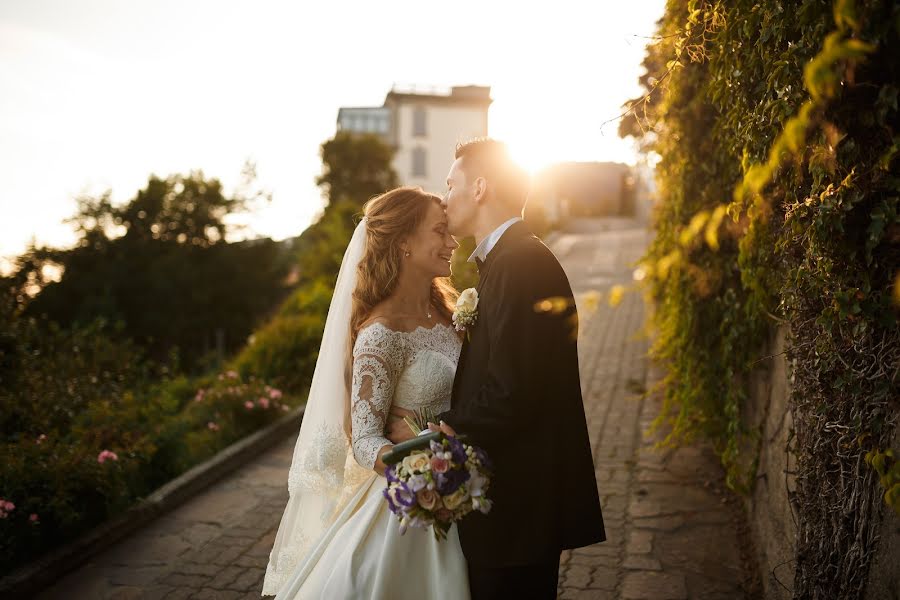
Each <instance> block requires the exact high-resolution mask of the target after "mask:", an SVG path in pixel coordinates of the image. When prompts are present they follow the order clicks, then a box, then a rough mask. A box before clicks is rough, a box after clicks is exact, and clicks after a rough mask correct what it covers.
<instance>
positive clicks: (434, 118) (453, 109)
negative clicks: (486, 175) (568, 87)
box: [337, 85, 493, 194]
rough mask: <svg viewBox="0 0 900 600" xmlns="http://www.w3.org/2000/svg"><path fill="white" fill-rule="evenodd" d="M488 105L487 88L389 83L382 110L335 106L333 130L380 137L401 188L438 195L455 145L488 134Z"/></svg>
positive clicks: (451, 159)
mask: <svg viewBox="0 0 900 600" xmlns="http://www.w3.org/2000/svg"><path fill="white" fill-rule="evenodd" d="M492 101H493V100H491V88H490V86H478V85H466V86H453V87H451V88H449V89H436V88H422V87H415V86H410V87H400V86H397V85H395V86H394V87H393V88H392V89H391V91H390V92H388V94H387V96H386V97H385V99H384V105H383V106H378V107H345V108H341V109H340V110H339V111H338V117H337V128H338V130H339V131H354V132H359V133H374V134H377V135H379V136H381V137H382V138H383V139H384V140H385V141H386V142H387V143H389V144H390V145H392V146H393V147H394V148H395V150H396V154H395V155H394V162H393V167H394V170H395V171H396V172H397V178H398V179H399V180H400V182H401V183H402V184H403V185H417V186H421V187H422V188H423V189H424V190H426V191H428V192H433V193H435V194H443V193H444V191H445V190H446V187H447V184H446V179H447V171H448V170H449V169H450V165H451V164H452V163H453V153H454V150H455V149H456V144H457V143H458V142H460V141H465V140H468V139H471V138H473V137H481V136H486V135H487V134H488V108H490V105H491V102H492Z"/></svg>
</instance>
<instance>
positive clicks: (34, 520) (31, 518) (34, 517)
mask: <svg viewBox="0 0 900 600" xmlns="http://www.w3.org/2000/svg"><path fill="white" fill-rule="evenodd" d="M28 520H29V521H31V522H32V523H39V522H40V521H39V520H38V516H37V515H36V514H35V513H31V514H30V515H28Z"/></svg>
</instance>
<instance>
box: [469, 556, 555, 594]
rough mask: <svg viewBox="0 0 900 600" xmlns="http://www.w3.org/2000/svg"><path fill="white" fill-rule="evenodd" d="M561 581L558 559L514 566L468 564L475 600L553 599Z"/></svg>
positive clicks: (471, 589)
mask: <svg viewBox="0 0 900 600" xmlns="http://www.w3.org/2000/svg"><path fill="white" fill-rule="evenodd" d="M558 580H559V556H557V557H556V560H555V561H553V560H550V561H547V562H544V563H539V564H534V565H521V566H518V565H517V566H515V567H477V566H472V565H469V590H470V592H471V595H472V600H506V599H507V598H516V599H517V600H554V599H555V598H556V585H557V581H558Z"/></svg>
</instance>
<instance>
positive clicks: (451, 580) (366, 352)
mask: <svg viewBox="0 0 900 600" xmlns="http://www.w3.org/2000/svg"><path fill="white" fill-rule="evenodd" d="M365 227H366V220H365V219H363V220H362V221H361V222H360V223H359V224H358V225H357V228H356V230H355V231H354V233H353V237H352V239H351V241H350V244H349V245H348V247H347V251H346V252H345V254H344V259H343V261H342V263H341V269H340V273H339V274H338V279H337V282H336V284H335V290H334V294H333V296H332V300H331V305H330V307H329V309H328V318H327V319H326V322H325V330H324V332H323V335H322V344H321V346H320V349H319V356H318V358H317V361H316V369H315V373H314V374H313V379H312V384H311V386H310V391H309V397H308V399H307V404H306V409H305V411H304V415H303V422H302V424H301V428H300V433H299V435H298V437H297V443H296V445H295V447H294V456H293V459H292V461H291V468H290V472H289V475H288V492H289V497H288V503H287V506H286V507H285V511H284V515H283V516H282V519H281V523H280V525H279V527H278V532H277V535H276V537H275V542H274V546H273V548H272V552H271V553H270V554H269V562H268V565H267V567H266V574H265V578H264V580H263V589H262V595H266V596H267V595H275V597H276V600H306V599H315V600H318V599H320V598H321V599H328V600H331V599H343V598H366V599H370V598H371V599H384V600H393V599H398V600H403V599H406V598H409V599H411V600H412V599H414V600H428V599H430V598H434V599H438V598H440V599H443V598H447V599H452V600H455V599H461V600H468V598H469V585H468V575H467V569H466V561H465V558H464V556H463V553H462V548H461V546H460V543H459V535H458V533H457V529H456V525H453V526H452V527H451V528H450V530H449V531H448V532H447V537H446V539H445V540H442V541H437V540H436V539H435V537H434V533H433V532H432V531H431V529H419V528H415V527H410V528H408V529H407V530H406V532H405V533H404V534H403V535H401V534H400V529H399V523H398V521H397V518H396V517H395V516H394V515H393V514H392V513H391V512H390V510H389V509H388V507H387V502H386V501H385V500H384V497H383V495H382V492H383V490H384V488H385V486H386V481H385V479H384V477H382V476H380V475H378V474H377V473H375V471H374V470H373V469H372V467H373V465H374V464H375V460H376V457H377V454H378V451H379V450H380V449H381V448H382V447H383V446H384V445H386V444H390V441H388V440H387V439H386V438H385V437H384V429H385V421H386V417H387V415H388V413H389V411H390V408H391V406H398V407H401V408H405V409H409V410H430V411H431V412H433V413H434V414H437V413H440V412H443V411H445V410H447V409H448V408H449V405H450V396H451V392H452V387H453V379H454V375H455V372H456V365H457V361H458V360H459V353H460V350H461V348H462V344H461V342H460V340H459V337H458V336H457V333H456V332H455V331H454V329H453V328H452V327H451V326H449V325H444V324H437V325H435V326H434V327H432V328H431V329H428V328H424V327H418V328H416V329H415V330H413V331H394V330H392V329H390V328H389V327H387V326H385V325H384V324H381V323H377V322H376V323H373V324H371V325H369V326H367V327H365V328H363V329H362V330H361V331H360V332H359V334H358V335H357V339H356V342H355V344H354V346H353V348H352V349H351V348H350V344H349V340H350V314H351V307H352V293H353V290H354V288H355V285H356V272H357V266H358V264H359V262H360V258H361V257H362V255H363V252H364V250H365V240H366V229H365ZM351 352H352V353H351ZM351 363H352V372H351V373H347V366H348V365H350V364H351Z"/></svg>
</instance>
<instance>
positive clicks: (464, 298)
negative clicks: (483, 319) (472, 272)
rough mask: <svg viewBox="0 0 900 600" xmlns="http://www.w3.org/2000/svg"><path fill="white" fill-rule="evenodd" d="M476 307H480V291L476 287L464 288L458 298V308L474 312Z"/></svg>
mask: <svg viewBox="0 0 900 600" xmlns="http://www.w3.org/2000/svg"><path fill="white" fill-rule="evenodd" d="M476 308H478V292H477V291H475V288H468V289H465V290H463V292H462V293H461V294H460V295H459V298H457V300H456V310H458V311H465V312H470V313H472V312H475V309H476Z"/></svg>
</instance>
